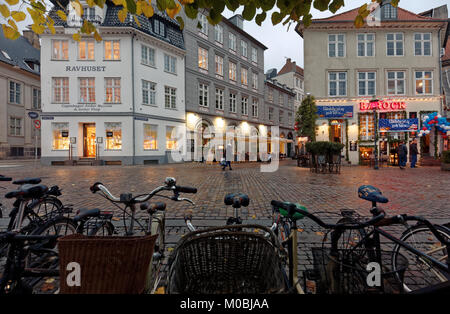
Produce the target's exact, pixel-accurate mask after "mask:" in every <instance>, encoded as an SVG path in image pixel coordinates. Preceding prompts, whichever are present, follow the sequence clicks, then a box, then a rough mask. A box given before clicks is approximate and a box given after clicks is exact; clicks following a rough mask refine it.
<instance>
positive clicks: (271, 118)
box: [269, 107, 273, 121]
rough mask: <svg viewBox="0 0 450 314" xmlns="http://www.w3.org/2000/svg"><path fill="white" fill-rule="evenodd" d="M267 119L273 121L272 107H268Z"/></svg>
mask: <svg viewBox="0 0 450 314" xmlns="http://www.w3.org/2000/svg"><path fill="white" fill-rule="evenodd" d="M269 121H273V108H272V107H270V108H269Z"/></svg>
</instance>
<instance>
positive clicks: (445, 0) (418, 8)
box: [0, 0, 450, 71]
mask: <svg viewBox="0 0 450 314" xmlns="http://www.w3.org/2000/svg"><path fill="white" fill-rule="evenodd" d="M0 3H5V0H0ZM364 3H370V0H345V4H346V5H345V6H344V7H342V8H341V9H340V10H338V11H337V12H336V14H338V13H342V12H345V11H349V10H351V9H354V8H356V7H360V6H361V5H363V4H364ZM444 4H447V6H449V4H450V3H449V0H426V1H424V0H400V3H399V5H400V7H402V8H404V9H406V10H409V11H412V12H414V13H420V12H424V11H427V10H430V9H432V8H436V7H439V6H441V5H444ZM449 10H450V7H449ZM241 12H242V8H241V9H238V10H236V12H231V11H229V10H228V9H226V8H225V12H224V13H223V15H224V16H225V17H228V18H230V17H232V16H233V15H234V14H238V13H241ZM257 13H258V12H257ZM311 14H312V15H313V18H323V17H328V16H331V15H332V14H331V13H330V12H320V11H318V10H316V9H314V8H313V9H312V13H311ZM270 16H271V12H270V13H268V14H267V18H266V20H265V21H264V22H263V23H262V25H261V26H258V25H257V24H256V23H255V22H249V21H244V30H245V31H246V32H248V33H249V34H250V35H252V36H253V37H255V38H256V39H257V40H258V41H260V42H262V43H263V44H264V45H265V46H266V47H268V49H267V50H266V51H265V54H264V71H267V70H268V69H271V68H276V69H277V70H278V71H279V70H280V69H281V67H282V66H283V65H284V64H285V63H286V58H291V59H292V61H296V62H297V65H299V66H301V67H303V39H302V38H301V37H300V36H299V35H298V34H297V33H296V32H295V25H294V24H292V25H291V27H290V29H289V31H288V30H287V28H288V26H287V24H286V25H285V26H283V25H282V24H281V23H280V24H278V25H276V26H273V25H272V21H271V18H270ZM30 23H31V19H30V18H29V17H28V18H27V19H26V20H25V21H23V22H21V23H19V25H18V26H19V28H20V29H21V30H23V29H25V28H26V26H27V25H28V24H30Z"/></svg>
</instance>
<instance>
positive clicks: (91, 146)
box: [83, 123, 96, 158]
mask: <svg viewBox="0 0 450 314" xmlns="http://www.w3.org/2000/svg"><path fill="white" fill-rule="evenodd" d="M83 138H84V145H83V157H87V158H95V156H96V142H95V123H84V124H83Z"/></svg>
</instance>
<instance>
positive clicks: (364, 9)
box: [358, 3, 367, 14]
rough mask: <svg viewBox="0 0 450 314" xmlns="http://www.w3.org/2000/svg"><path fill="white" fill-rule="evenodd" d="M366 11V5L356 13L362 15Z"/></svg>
mask: <svg viewBox="0 0 450 314" xmlns="http://www.w3.org/2000/svg"><path fill="white" fill-rule="evenodd" d="M366 10H367V3H366V4H363V5H362V6H360V7H359V9H358V13H359V14H361V13H363V12H364V11H366Z"/></svg>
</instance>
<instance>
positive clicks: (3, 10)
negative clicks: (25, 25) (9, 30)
mask: <svg viewBox="0 0 450 314" xmlns="http://www.w3.org/2000/svg"><path fill="white" fill-rule="evenodd" d="M0 13H1V14H2V15H3V17H4V18H8V17H9V16H10V15H11V13H10V12H9V9H8V6H7V5H6V4H0ZM3 32H5V30H3Z"/></svg>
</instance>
